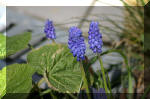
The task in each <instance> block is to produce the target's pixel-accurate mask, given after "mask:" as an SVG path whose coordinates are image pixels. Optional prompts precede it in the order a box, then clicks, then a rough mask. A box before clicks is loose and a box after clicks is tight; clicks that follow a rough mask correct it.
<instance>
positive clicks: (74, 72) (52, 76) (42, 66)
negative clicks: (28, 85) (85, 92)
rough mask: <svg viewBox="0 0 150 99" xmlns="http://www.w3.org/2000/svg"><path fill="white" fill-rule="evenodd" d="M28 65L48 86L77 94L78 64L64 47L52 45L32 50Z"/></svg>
mask: <svg viewBox="0 0 150 99" xmlns="http://www.w3.org/2000/svg"><path fill="white" fill-rule="evenodd" d="M27 60H28V63H29V64H30V65H31V66H33V67H34V68H36V70H37V71H38V72H39V73H40V74H42V75H44V74H46V77H47V79H48V81H49V84H50V85H51V86H52V87H53V88H54V89H55V90H57V91H59V92H63V93H66V92H70V93H73V92H79V88H80V85H81V72H80V67H79V63H78V62H77V61H76V58H74V57H73V55H72V54H71V53H70V51H69V49H68V48H67V46H66V45H60V44H52V45H46V46H43V47H42V48H40V49H36V50H33V51H32V52H31V53H29V54H28V56H27Z"/></svg>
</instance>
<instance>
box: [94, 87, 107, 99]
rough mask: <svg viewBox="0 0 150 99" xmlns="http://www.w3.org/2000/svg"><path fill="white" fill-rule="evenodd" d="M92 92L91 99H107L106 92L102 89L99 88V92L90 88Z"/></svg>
mask: <svg viewBox="0 0 150 99" xmlns="http://www.w3.org/2000/svg"><path fill="white" fill-rule="evenodd" d="M92 92H93V99H107V96H106V92H105V90H104V89H103V88H100V89H99V90H97V89H95V88H92Z"/></svg>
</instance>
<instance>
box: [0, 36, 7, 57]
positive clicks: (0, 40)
mask: <svg viewBox="0 0 150 99" xmlns="http://www.w3.org/2000/svg"><path fill="white" fill-rule="evenodd" d="M5 56H6V36H4V35H2V34H0V59H3V58H5Z"/></svg>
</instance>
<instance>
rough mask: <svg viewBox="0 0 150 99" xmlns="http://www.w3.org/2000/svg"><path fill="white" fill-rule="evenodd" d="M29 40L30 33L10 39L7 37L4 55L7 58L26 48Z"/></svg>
mask: <svg viewBox="0 0 150 99" xmlns="http://www.w3.org/2000/svg"><path fill="white" fill-rule="evenodd" d="M30 39H31V33H30V32H25V33H23V34H18V35H15V36H12V37H7V42H6V45H7V46H6V49H7V50H6V53H7V56H9V55H12V54H15V53H16V52H18V51H20V50H23V49H25V48H27V47H28V43H29V41H30Z"/></svg>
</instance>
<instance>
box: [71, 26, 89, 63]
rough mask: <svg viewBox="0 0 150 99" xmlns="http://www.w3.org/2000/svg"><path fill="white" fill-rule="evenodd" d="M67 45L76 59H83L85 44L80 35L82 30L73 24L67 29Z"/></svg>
mask: <svg viewBox="0 0 150 99" xmlns="http://www.w3.org/2000/svg"><path fill="white" fill-rule="evenodd" d="M68 47H69V49H70V50H71V53H72V54H73V56H74V57H77V61H80V60H84V59H85V56H84V54H85V50H86V45H85V43H84V38H83V36H82V31H81V30H80V29H79V28H77V27H75V26H73V27H71V28H70V29H69V40H68Z"/></svg>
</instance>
